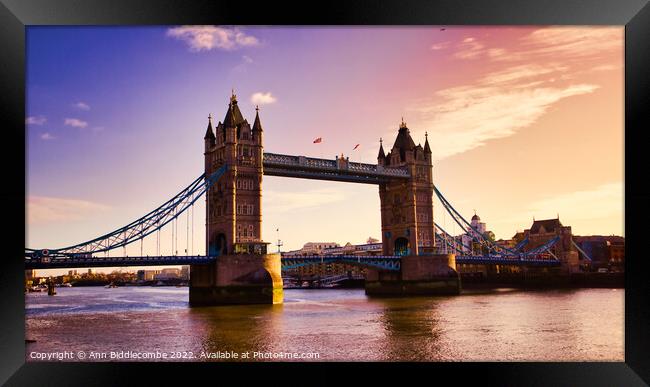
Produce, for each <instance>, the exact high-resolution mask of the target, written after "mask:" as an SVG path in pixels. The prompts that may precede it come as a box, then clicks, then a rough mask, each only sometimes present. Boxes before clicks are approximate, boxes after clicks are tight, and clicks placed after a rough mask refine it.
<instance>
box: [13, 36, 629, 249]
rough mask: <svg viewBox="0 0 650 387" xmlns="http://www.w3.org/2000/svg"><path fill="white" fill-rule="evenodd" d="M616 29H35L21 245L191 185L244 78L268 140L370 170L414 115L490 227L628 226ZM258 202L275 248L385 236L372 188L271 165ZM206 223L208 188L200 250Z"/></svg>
mask: <svg viewBox="0 0 650 387" xmlns="http://www.w3.org/2000/svg"><path fill="white" fill-rule="evenodd" d="M623 37H624V29H623V28H622V27H478V26H476V27H469V28H466V27H453V26H444V27H440V26H432V27H426V28H425V27H417V28H415V27H408V28H404V27H400V28H385V27H359V28H339V27H336V28H334V27H328V28H315V27H309V28H302V27H301V28H298V27H291V28H290V27H283V28H261V27H216V26H191V27H183V26H167V27H28V28H27V117H26V128H27V193H28V197H27V198H26V200H27V214H26V216H27V229H26V236H27V238H26V239H27V246H28V247H31V248H45V247H47V248H58V247H64V246H68V245H71V244H74V243H78V242H82V241H85V240H89V239H92V238H94V237H96V236H99V235H101V234H104V233H106V232H109V231H112V230H114V229H116V228H118V227H121V226H123V225H125V224H127V223H129V222H131V221H132V220H134V219H136V218H138V217H140V216H141V215H144V214H145V213H147V212H149V211H150V210H152V209H154V208H156V207H158V205H160V204H162V203H163V202H165V201H166V200H167V199H169V198H170V197H172V196H173V195H175V194H176V193H177V192H178V191H180V190H181V189H182V188H184V187H185V186H187V185H188V184H189V183H190V182H192V181H193V180H194V179H195V178H196V177H197V176H199V175H200V174H201V173H202V172H203V171H202V168H203V135H204V133H205V128H206V125H207V117H208V114H209V113H212V114H213V115H214V116H215V119H216V121H219V120H223V116H224V115H225V112H226V109H227V105H228V100H229V96H230V93H231V89H233V88H234V90H235V93H236V94H237V96H238V100H239V106H240V108H241V110H242V113H243V114H244V116H245V117H246V118H248V120H249V122H251V123H252V121H253V118H254V116H255V115H254V114H255V110H254V106H255V104H259V105H260V117H261V121H262V125H263V127H264V134H265V138H264V146H265V151H268V152H275V153H287V154H300V155H306V156H312V157H322V158H331V159H333V158H334V156H335V155H337V154H338V155H340V154H341V153H344V154H345V155H346V156H349V157H350V159H351V160H354V161H360V162H366V163H376V157H377V151H378V147H379V138H380V137H382V138H383V139H384V147H385V148H390V147H392V144H393V142H394V140H395V136H396V134H397V130H398V126H399V123H400V121H401V118H402V117H404V121H405V122H406V123H407V125H408V127H409V128H410V130H411V135H412V137H413V139H414V140H415V142H416V144H417V143H424V134H425V131H426V132H428V135H429V142H430V144H431V148H432V151H433V158H434V183H435V184H436V186H437V187H438V188H439V189H440V190H441V191H442V192H443V194H444V195H445V196H446V197H447V199H448V200H449V201H450V202H451V203H452V204H453V205H454V206H455V207H456V208H457V209H458V210H459V211H460V212H461V213H462V214H463V215H464V216H466V217H467V218H469V217H471V216H472V215H473V213H474V210H476V212H477V214H478V215H479V216H480V217H481V219H482V221H484V222H486V223H487V228H488V229H489V230H492V231H493V232H494V233H495V234H496V237H497V239H498V238H504V239H508V238H510V237H512V235H513V234H514V233H515V232H516V231H518V230H524V229H525V228H528V227H530V225H531V223H532V220H533V217H535V218H536V219H544V218H555V217H556V216H557V215H558V214H559V217H560V221H561V222H562V223H563V224H564V225H567V226H572V229H573V233H574V235H592V234H602V235H610V234H616V235H625V232H624V229H623V220H624V212H623V172H624V165H623V156H624V148H623V138H624V130H623V122H624V121H623V118H624V116H623V112H624V109H623V103H624V99H623V79H624V78H623V75H624V74H623V66H624V62H623ZM317 137H322V138H323V141H322V143H320V144H314V143H313V142H312V141H313V140H314V139H315V138H317ZM356 144H361V145H360V146H359V148H358V149H356V150H352V149H353V147H354V146H355V145H356ZM386 150H387V151H388V150H389V149H386ZM434 206H435V209H434V216H435V220H436V222H438V223H440V224H441V225H446V226H447V227H446V228H447V231H450V232H452V231H455V232H456V233H459V229H458V227H456V228H454V227H453V226H452V221H451V219H450V217H449V215H446V216H445V214H443V212H444V210H443V209H442V206H441V205H440V204H439V202H438V201H437V200H434ZM262 209H263V224H264V229H263V234H262V236H263V239H264V240H266V241H267V242H273V243H275V241H276V239H277V237H278V233H277V232H276V229H278V228H279V229H280V232H279V234H280V235H279V236H280V238H281V239H282V240H283V242H284V247H283V250H291V249H297V248H300V247H301V246H302V245H303V244H304V243H305V242H309V241H332V242H338V243H341V244H345V243H346V242H348V241H349V242H351V243H353V244H357V243H363V242H365V241H366V239H367V238H368V237H370V236H372V237H375V238H380V237H381V234H380V227H381V224H380V214H379V195H378V188H377V186H374V185H359V184H350V183H337V182H323V181H314V180H299V179H288V178H281V177H268V176H265V177H264V183H263V204H262ZM181 218H182V220H181V223H179V226H178V229H179V230H180V231H181V232H180V234H181V235H180V238H179V242H178V244H179V247H180V248H179V250H180V249H184V248H185V246H186V245H189V243H186V241H185V230H186V223H185V221H186V218H185V217H184V216H182V217H181ZM204 220H205V201H204V200H203V199H201V200H200V201H199V204H197V206H196V208H195V219H194V253H195V254H204V253H205V245H204V243H205V242H204V240H205V236H204V232H205V230H204V226H203V225H204ZM170 235H171V231H170V230H163V232H162V238H163V240H162V243H161V246H162V251H161V252H162V253H164V254H168V253H170V252H171V240H170ZM149 239H152V240H147V241H145V244H144V249H145V254H146V253H147V252H149V254H151V253H152V252H155V248H153V246H154V245H155V237H154V238H149ZM273 250H274V251H275V250H276V248H273ZM139 251H140V245H139V243H136V244H135V245H134V246H133V247H128V248H127V254H129V255H136V254H139ZM122 254H123V250H122V249H119V252H118V251H116V252H114V253H112V255H122Z"/></svg>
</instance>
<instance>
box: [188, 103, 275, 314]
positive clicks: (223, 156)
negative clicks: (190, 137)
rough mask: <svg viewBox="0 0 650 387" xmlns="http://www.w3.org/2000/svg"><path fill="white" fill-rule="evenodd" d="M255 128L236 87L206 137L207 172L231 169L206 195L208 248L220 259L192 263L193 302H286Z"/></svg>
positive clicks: (256, 123) (258, 126)
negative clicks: (265, 214)
mask: <svg viewBox="0 0 650 387" xmlns="http://www.w3.org/2000/svg"><path fill="white" fill-rule="evenodd" d="M255 110H256V114H255V121H254V123H253V125H252V127H251V125H250V124H249V122H248V120H246V119H245V118H244V117H243V115H242V113H241V111H240V109H239V106H238V103H237V96H236V95H235V93H234V91H233V94H232V96H231V97H230V103H229V104H228V110H227V111H226V115H225V117H224V119H223V122H221V121H219V123H218V124H217V125H216V127H215V126H214V124H213V122H212V116H211V115H210V116H209V117H208V127H207V130H206V133H205V136H204V145H205V148H204V157H205V174H206V176H209V175H210V174H212V173H214V172H215V171H217V170H218V169H219V168H221V167H222V166H223V165H224V164H225V165H227V167H228V169H227V171H226V172H225V173H224V174H223V176H222V177H221V178H220V179H219V181H218V182H216V183H215V184H214V185H213V186H212V187H211V188H210V189H209V190H208V192H207V194H206V234H205V235H206V252H207V254H208V255H210V256H218V258H217V261H216V263H214V264H210V265H194V266H193V267H192V268H191V270H192V271H191V276H190V278H191V286H190V303H191V304H195V305H206V304H210V305H216V304H250V303H279V302H282V278H281V274H280V255H279V254H267V245H268V243H266V242H264V241H263V240H262V176H263V174H264V170H263V152H264V151H263V149H264V148H263V130H262V124H261V121H260V117H259V109H258V108H257V107H256V108H255Z"/></svg>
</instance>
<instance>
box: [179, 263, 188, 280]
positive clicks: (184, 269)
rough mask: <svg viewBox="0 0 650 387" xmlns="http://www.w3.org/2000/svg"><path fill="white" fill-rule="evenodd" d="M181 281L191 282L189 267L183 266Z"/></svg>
mask: <svg viewBox="0 0 650 387" xmlns="http://www.w3.org/2000/svg"><path fill="white" fill-rule="evenodd" d="M181 279H184V280H189V279H190V267H189V265H184V266H181Z"/></svg>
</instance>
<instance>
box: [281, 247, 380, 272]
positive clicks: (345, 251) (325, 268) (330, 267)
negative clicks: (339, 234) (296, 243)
mask: <svg viewBox="0 0 650 387" xmlns="http://www.w3.org/2000/svg"><path fill="white" fill-rule="evenodd" d="M368 241H374V243H365V244H359V245H353V244H351V243H350V242H348V243H346V244H345V245H344V246H340V245H339V244H338V243H335V242H326V243H323V242H309V243H305V245H304V246H303V248H302V249H300V250H294V251H289V252H286V253H282V256H283V257H297V256H309V255H357V256H369V255H382V254H383V244H382V243H381V242H379V241H378V240H377V239H374V238H368ZM291 274H292V275H297V276H300V277H311V276H316V277H318V276H320V277H326V276H331V275H341V274H347V275H354V276H359V275H364V274H365V269H364V268H362V267H359V266H357V265H348V264H342V263H321V264H315V265H310V266H305V267H299V268H297V269H294V270H292V271H291Z"/></svg>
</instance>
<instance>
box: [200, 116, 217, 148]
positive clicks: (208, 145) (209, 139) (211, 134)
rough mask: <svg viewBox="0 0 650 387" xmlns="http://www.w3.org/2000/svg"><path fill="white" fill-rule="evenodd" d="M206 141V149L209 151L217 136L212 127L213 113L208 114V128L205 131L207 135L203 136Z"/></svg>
mask: <svg viewBox="0 0 650 387" xmlns="http://www.w3.org/2000/svg"><path fill="white" fill-rule="evenodd" d="M203 140H204V142H205V151H206V152H208V151H209V150H210V148H212V147H213V146H214V145H215V144H216V137H215V135H214V130H213V129H212V113H210V114H209V115H208V129H207V130H206V131H205V136H204V137H203Z"/></svg>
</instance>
